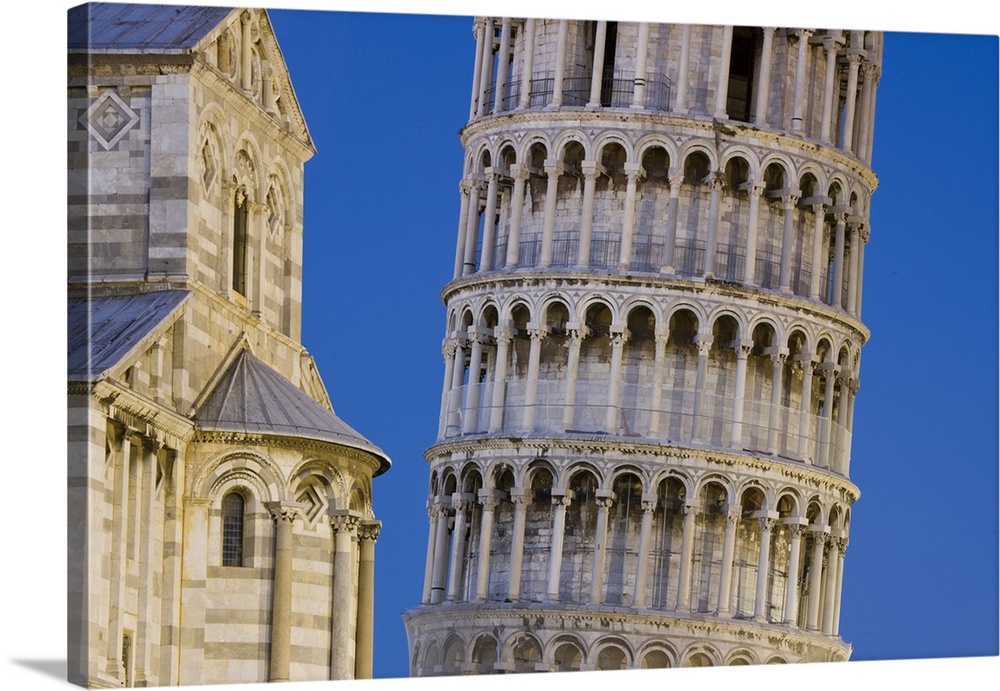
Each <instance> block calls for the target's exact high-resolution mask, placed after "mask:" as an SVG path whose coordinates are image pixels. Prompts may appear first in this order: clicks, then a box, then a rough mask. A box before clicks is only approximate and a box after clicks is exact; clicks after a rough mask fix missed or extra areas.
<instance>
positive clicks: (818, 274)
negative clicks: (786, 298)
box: [809, 202, 826, 300]
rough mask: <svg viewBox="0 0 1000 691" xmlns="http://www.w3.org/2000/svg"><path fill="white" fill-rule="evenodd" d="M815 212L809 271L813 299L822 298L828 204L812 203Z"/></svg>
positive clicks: (810, 292) (810, 295) (810, 293)
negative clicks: (821, 281) (821, 284)
mask: <svg viewBox="0 0 1000 691" xmlns="http://www.w3.org/2000/svg"><path fill="white" fill-rule="evenodd" d="M812 212H813V241H812V260H811V261H812V269H811V270H810V273H809V297H810V298H812V299H813V300H819V299H820V292H819V291H820V287H821V286H820V279H821V278H822V276H823V266H822V265H823V244H824V242H823V241H824V239H825V237H826V233H825V231H826V205H825V204H823V203H822V202H817V203H814V204H813V205H812Z"/></svg>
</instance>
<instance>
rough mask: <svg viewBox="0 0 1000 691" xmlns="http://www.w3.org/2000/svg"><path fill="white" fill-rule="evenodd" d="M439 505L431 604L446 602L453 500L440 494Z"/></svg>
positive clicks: (437, 503)
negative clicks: (449, 521) (450, 518)
mask: <svg viewBox="0 0 1000 691" xmlns="http://www.w3.org/2000/svg"><path fill="white" fill-rule="evenodd" d="M435 504H436V505H437V523H436V525H435V531H436V532H435V535H434V566H433V569H432V572H431V602H430V603H431V604H432V605H436V604H440V603H441V602H444V594H445V588H446V586H447V578H448V551H449V549H448V548H449V543H448V519H449V514H450V513H451V500H450V498H448V497H443V496H439V497H438V498H437V499H436V500H435Z"/></svg>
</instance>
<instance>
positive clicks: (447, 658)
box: [441, 633, 465, 675]
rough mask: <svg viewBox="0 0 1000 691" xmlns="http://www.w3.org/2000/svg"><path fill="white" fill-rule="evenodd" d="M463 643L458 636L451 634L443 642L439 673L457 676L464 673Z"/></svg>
mask: <svg viewBox="0 0 1000 691" xmlns="http://www.w3.org/2000/svg"><path fill="white" fill-rule="evenodd" d="M464 667H465V643H464V642H463V641H462V638H461V637H460V636H459V635H458V634H454V633H453V634H452V635H451V636H449V637H448V639H447V640H446V641H445V644H444V647H443V648H442V653H441V673H442V674H446V675H447V674H459V673H461V672H463V671H465V670H464V669H463V668H464Z"/></svg>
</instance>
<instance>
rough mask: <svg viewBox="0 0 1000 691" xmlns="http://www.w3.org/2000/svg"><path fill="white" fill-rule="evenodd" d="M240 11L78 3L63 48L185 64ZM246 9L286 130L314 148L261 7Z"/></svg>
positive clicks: (71, 51)
mask: <svg viewBox="0 0 1000 691" xmlns="http://www.w3.org/2000/svg"><path fill="white" fill-rule="evenodd" d="M242 11H243V10H238V9H236V8H232V7H190V6H183V5H134V4H132V5H130V4H124V3H113V2H92V3H88V4H86V5H79V6H77V7H74V8H72V9H70V10H69V14H68V52H69V54H70V56H71V61H72V60H73V59H76V60H80V58H81V56H82V57H83V58H85V59H86V61H87V62H90V61H91V60H93V58H94V56H97V55H103V56H106V57H110V58H111V59H114V60H119V59H121V58H120V56H123V55H129V54H134V55H142V56H145V58H146V59H155V58H156V56H157V55H160V56H171V57H170V61H173V62H174V63H176V62H177V61H180V62H181V63H184V64H186V63H187V61H189V60H195V59H196V58H197V56H198V54H199V52H200V51H202V50H203V49H204V48H205V47H208V46H209V45H210V44H211V41H212V40H214V39H215V38H216V35H215V32H216V31H217V30H219V29H220V25H226V26H228V25H230V24H233V23H238V22H239V21H240V20H239V18H238V14H239V13H240V12H242ZM249 11H250V12H252V13H254V15H255V17H256V20H257V25H258V26H259V28H260V34H259V38H260V46H261V50H262V53H263V54H262V56H261V57H262V59H263V58H266V59H267V60H268V61H269V62H270V65H271V68H272V70H273V72H272V77H271V78H272V79H273V84H274V87H275V89H276V91H277V93H279V94H280V95H281V96H280V97H281V103H282V106H283V108H282V113H283V115H284V116H285V117H287V118H288V126H289V127H290V131H291V133H292V134H293V135H295V139H297V140H298V141H300V142H301V143H302V144H304V145H305V146H306V148H307V149H308V150H309V151H310V152H312V153H315V151H316V147H315V145H314V144H313V140H312V136H311V135H310V134H309V128H308V126H307V125H306V121H305V117H304V116H303V115H302V108H301V106H300V105H299V102H298V98H297V97H296V96H295V90H294V89H293V87H292V82H291V79H290V77H289V75H288V68H287V66H286V65H285V59H284V57H283V56H282V55H281V48H280V46H279V45H278V42H277V39H276V38H275V36H274V29H273V28H272V27H271V20H270V18H269V17H268V16H267V11H266V10H263V9H250V10H249ZM88 56H89V58H88ZM270 117H274V115H273V114H271V115H270ZM283 126H284V125H283ZM307 158H308V156H307Z"/></svg>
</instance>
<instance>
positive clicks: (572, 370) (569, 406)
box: [563, 323, 589, 430]
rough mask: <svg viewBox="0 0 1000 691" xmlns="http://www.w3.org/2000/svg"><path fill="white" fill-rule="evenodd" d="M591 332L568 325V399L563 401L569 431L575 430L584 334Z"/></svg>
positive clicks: (565, 420)
mask: <svg viewBox="0 0 1000 691" xmlns="http://www.w3.org/2000/svg"><path fill="white" fill-rule="evenodd" d="M588 331H589V329H588V327H586V326H581V325H580V324H575V323H574V324H567V325H566V335H567V336H569V342H568V343H567V344H566V347H567V348H569V354H568V356H567V358H566V360H567V362H566V398H565V400H564V401H563V427H564V428H566V429H567V430H570V429H573V428H574V421H575V420H576V385H577V381H578V378H579V374H580V348H581V346H582V345H583V338H584V336H583V335H584V334H585V333H587V332H588Z"/></svg>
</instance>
